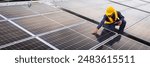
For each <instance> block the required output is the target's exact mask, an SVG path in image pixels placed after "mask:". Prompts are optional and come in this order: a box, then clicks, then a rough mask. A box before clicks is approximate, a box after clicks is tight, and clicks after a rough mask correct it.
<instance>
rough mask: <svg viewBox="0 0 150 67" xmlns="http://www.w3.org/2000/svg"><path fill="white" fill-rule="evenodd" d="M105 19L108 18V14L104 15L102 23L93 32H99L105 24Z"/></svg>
mask: <svg viewBox="0 0 150 67" xmlns="http://www.w3.org/2000/svg"><path fill="white" fill-rule="evenodd" d="M105 20H106V15H104V17H103V19H102V20H101V22H100V24H99V25H98V26H97V28H96V29H95V30H94V32H93V33H92V34H97V31H98V30H99V29H100V28H101V27H102V26H103V25H104V22H105Z"/></svg>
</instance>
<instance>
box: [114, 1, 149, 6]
mask: <svg viewBox="0 0 150 67" xmlns="http://www.w3.org/2000/svg"><path fill="white" fill-rule="evenodd" d="M114 1H115V0H114ZM119 3H122V4H126V5H129V6H133V7H138V6H141V5H145V4H147V3H145V2H142V1H140V0H129V1H124V2H119Z"/></svg>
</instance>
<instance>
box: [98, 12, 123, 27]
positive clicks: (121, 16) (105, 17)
mask: <svg viewBox="0 0 150 67" xmlns="http://www.w3.org/2000/svg"><path fill="white" fill-rule="evenodd" d="M117 14H118V17H119V20H117V21H120V20H124V16H123V15H122V14H121V13H120V12H119V11H117ZM112 19H113V20H115V14H113V15H112ZM105 21H109V19H108V17H107V16H106V15H104V16H103V19H102V21H101V23H100V24H99V25H98V26H97V29H99V28H101V26H102V25H104V22H105ZM117 21H115V22H117Z"/></svg>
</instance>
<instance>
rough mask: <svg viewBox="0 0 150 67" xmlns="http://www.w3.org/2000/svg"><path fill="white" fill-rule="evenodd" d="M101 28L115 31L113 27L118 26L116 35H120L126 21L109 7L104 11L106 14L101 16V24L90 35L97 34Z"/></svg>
mask: <svg viewBox="0 0 150 67" xmlns="http://www.w3.org/2000/svg"><path fill="white" fill-rule="evenodd" d="M101 26H104V27H105V28H107V29H109V30H112V31H114V30H115V26H120V27H119V30H118V33H119V34H122V33H123V32H124V28H125V26H126V21H125V20H124V16H123V15H122V14H121V13H120V12H119V11H116V10H115V9H114V8H113V7H112V6H109V7H108V8H107V9H106V14H105V15H104V16H103V19H102V21H101V23H100V24H99V25H98V26H97V28H96V30H95V31H94V32H93V33H92V34H97V32H98V30H99V29H100V28H101Z"/></svg>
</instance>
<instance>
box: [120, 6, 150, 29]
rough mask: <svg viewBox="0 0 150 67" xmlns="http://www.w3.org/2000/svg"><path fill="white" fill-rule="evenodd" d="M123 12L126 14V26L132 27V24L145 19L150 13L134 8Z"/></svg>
mask: <svg viewBox="0 0 150 67" xmlns="http://www.w3.org/2000/svg"><path fill="white" fill-rule="evenodd" d="M121 13H122V14H123V15H124V17H125V20H126V22H127V25H126V28H130V27H131V26H133V25H135V24H136V23H138V22H140V21H141V20H143V19H145V18H146V17H147V16H148V15H149V14H147V13H145V12H142V11H138V10H134V9H129V10H126V11H124V12H121ZM139 14H140V15H139ZM131 15H132V16H131Z"/></svg>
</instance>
